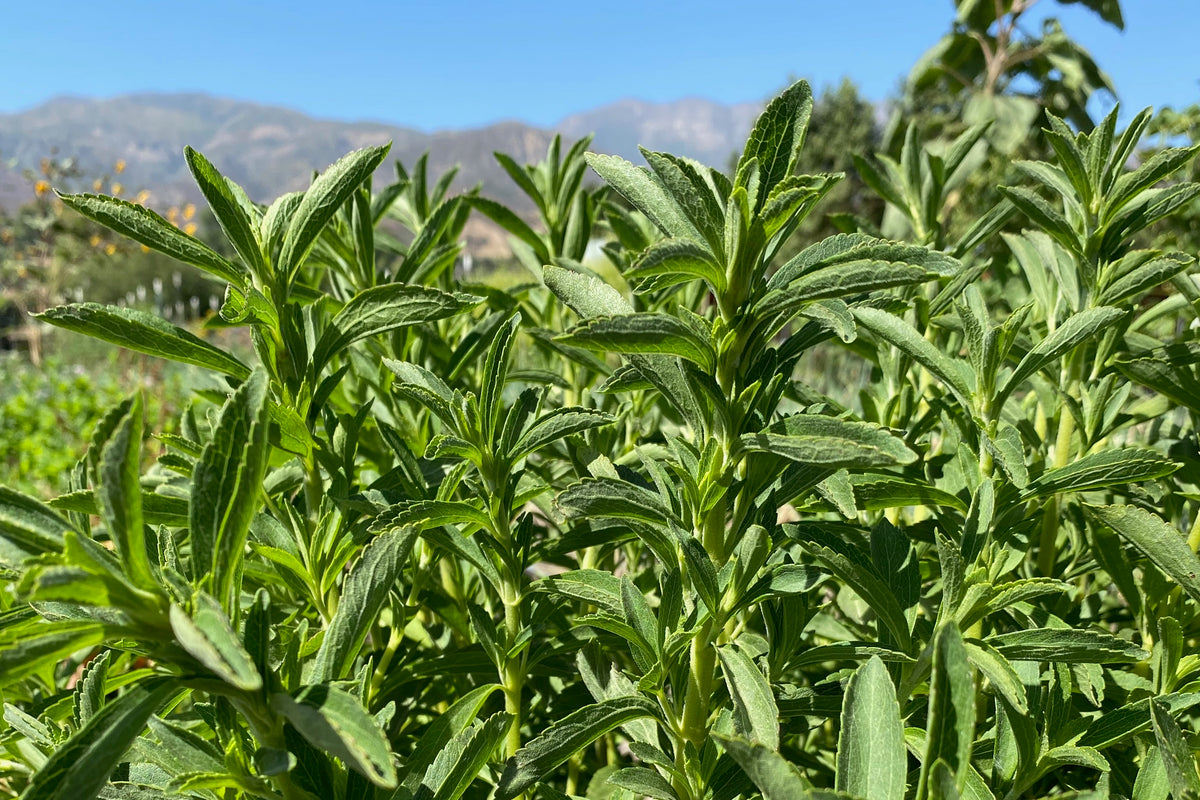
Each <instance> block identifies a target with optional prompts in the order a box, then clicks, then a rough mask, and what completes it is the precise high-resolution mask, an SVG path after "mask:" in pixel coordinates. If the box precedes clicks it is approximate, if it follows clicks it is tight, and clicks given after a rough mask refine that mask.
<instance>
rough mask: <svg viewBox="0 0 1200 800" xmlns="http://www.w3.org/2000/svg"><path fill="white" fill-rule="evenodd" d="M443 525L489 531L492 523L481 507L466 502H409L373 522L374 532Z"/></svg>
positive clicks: (383, 514) (389, 510)
mask: <svg viewBox="0 0 1200 800" xmlns="http://www.w3.org/2000/svg"><path fill="white" fill-rule="evenodd" d="M442 525H474V526H477V527H480V528H484V529H489V528H490V527H491V525H492V520H491V518H490V517H489V516H488V515H487V514H486V513H484V511H482V510H481V509H480V508H478V507H477V506H475V505H472V504H471V503H468V502H467V501H465V500H408V501H406V502H403V503H397V504H396V505H394V506H389V507H388V509H387V510H386V511H384V512H382V513H381V514H380V515H379V517H378V518H377V519H376V520H375V522H373V523H371V529H372V530H374V531H384V530H387V529H389V528H396V527H409V526H411V527H413V528H415V529H417V530H426V529H428V528H437V527H441V526H442Z"/></svg>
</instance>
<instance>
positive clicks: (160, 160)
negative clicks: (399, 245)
mask: <svg viewBox="0 0 1200 800" xmlns="http://www.w3.org/2000/svg"><path fill="white" fill-rule="evenodd" d="M760 108H761V105H760V104H757V103H742V104H736V105H723V104H720V103H716V102H712V101H709V100H703V99H699V98H689V99H684V100H679V101H676V102H668V103H649V102H642V101H638V100H624V101H620V102H617V103H614V104H611V105H607V106H603V107H600V108H596V109H592V110H590V111H585V112H583V113H579V114H574V115H572V116H569V117H566V118H565V119H563V120H561V121H560V122H559V123H558V124H557V125H555V126H553V128H551V129H545V128H539V127H535V126H532V125H527V124H525V123H522V122H517V121H508V122H499V123H496V124H493V125H488V126H486V127H481V128H475V129H468V130H445V131H437V132H432V133H430V132H424V131H420V130H416V129H413V128H408V127H403V126H400V125H393V124H388V123H381V122H345V121H338V120H331V119H318V118H315V117H312V116H309V115H307V114H304V113H302V112H299V111H295V110H292V109H288V108H281V107H277V106H269V105H262V104H258V103H252V102H247V101H243V100H234V99H228V98H221V97H213V96H210V95H206V94H199V93H178V94H162V93H144V94H132V95H126V96H121V97H113V98H104V99H93V98H81V97H59V98H55V99H53V100H50V101H48V102H46V103H43V104H41V105H39V106H36V107H34V108H30V109H28V110H25V111H22V112H19V113H12V114H0V203H3V204H5V205H7V206H9V207H11V206H12V205H13V204H14V203H15V202H20V201H21V200H22V199H24V198H27V197H28V193H29V191H30V187H29V186H28V182H23V181H21V180H20V179H19V175H20V171H21V170H22V169H29V168H36V166H37V165H38V163H39V162H40V160H41V159H43V158H45V157H47V156H52V155H53V156H55V157H58V158H75V159H77V163H78V166H79V168H80V171H81V173H82V176H83V178H82V179H81V187H82V188H90V184H91V181H92V179H93V178H94V177H96V176H99V175H102V174H106V173H110V172H111V170H112V168H113V164H114V163H115V162H116V161H117V160H118V159H120V160H123V161H124V162H125V163H126V165H127V166H126V168H125V171H124V173H123V174H122V175H121V182H122V183H123V185H124V186H125V187H126V193H127V194H132V193H134V192H136V191H138V190H141V189H147V190H149V191H150V192H151V199H150V201H149V204H150V205H152V206H156V207H162V206H165V205H170V204H174V203H178V202H182V201H187V200H193V201H194V200H198V199H199V197H200V195H199V192H198V190H196V188H195V184H194V183H193V182H192V179H191V176H190V175H189V174H188V170H187V166H186V164H185V163H184V159H183V147H184V145H191V146H192V147H194V148H196V149H197V150H199V151H200V152H202V153H204V154H205V155H206V156H207V157H208V158H209V160H210V161H212V162H213V163H214V164H216V165H217V167H218V168H219V169H221V170H222V172H224V173H225V174H226V175H227V176H229V177H230V178H232V179H233V180H235V181H237V182H238V183H240V184H241V185H242V186H243V187H244V188H245V189H246V191H247V193H248V194H249V195H250V197H251V198H252V199H254V200H256V201H260V202H266V201H269V200H271V199H273V198H274V197H276V196H278V195H279V194H281V193H283V192H286V191H291V190H295V189H301V188H303V187H305V186H306V185H307V184H308V182H309V180H310V178H311V175H312V171H313V170H319V169H323V168H324V167H326V166H327V165H328V164H330V163H331V162H333V161H334V160H336V159H337V158H338V157H340V156H341V155H343V154H345V153H346V152H348V151H350V150H352V149H355V148H358V147H363V146H366V145H372V144H381V143H383V142H386V141H389V140H390V141H391V142H392V149H391V153H390V156H389V160H388V162H387V172H388V173H389V174H388V175H386V176H383V177H384V178H390V177H391V174H392V173H391V170H392V169H393V167H392V166H391V162H393V161H394V160H396V159H399V160H400V161H401V162H402V163H404V164H405V165H411V164H412V163H413V162H414V161H415V160H416V159H417V158H418V157H419V156H420V155H421V153H423V152H425V151H428V152H429V154H430V155H429V167H430V171H431V179H432V176H436V175H439V174H441V173H442V172H443V171H444V170H446V169H448V168H450V167H451V166H453V165H455V164H457V165H459V166H460V168H461V170H460V172H459V176H458V179H457V181H456V186H457V187H458V188H466V187H470V186H473V185H475V184H476V183H482V184H483V185H484V190H483V191H484V193H485V194H487V195H488V196H490V197H494V198H496V199H498V200H501V201H503V202H507V203H510V204H514V205H515V206H516V207H517V208H518V209H519V210H524V211H528V210H529V206H528V204H526V203H523V195H521V193H520V191H519V189H517V188H516V186H515V185H514V184H513V183H512V181H511V180H510V179H509V177H508V176H507V175H506V174H505V173H504V172H503V171H502V170H501V169H500V167H499V165H498V164H497V163H496V160H495V159H494V158H493V156H492V153H493V152H494V151H501V152H504V153H507V154H509V155H511V156H513V157H514V158H516V159H517V161H519V162H522V163H529V162H533V161H536V160H538V159H540V158H542V157H543V156H544V155H545V153H546V149H547V147H548V145H549V142H550V139H551V137H552V136H553V135H554V133H555V132H558V133H561V134H562V135H563V136H564V138H566V139H568V140H571V141H573V140H575V139H578V138H579V137H582V136H585V135H587V134H589V133H594V134H595V137H596V138H595V140H594V141H593V143H592V146H591V149H593V150H596V151H598V152H605V153H613V154H618V155H622V156H624V157H626V158H629V159H631V160H640V155H639V153H638V151H637V146H638V145H639V144H641V145H644V146H646V147H648V148H650V149H652V150H667V151H670V152H674V153H678V154H681V155H687V156H690V157H692V158H696V159H699V160H701V161H704V162H707V163H712V164H716V165H722V166H724V165H725V164H726V163H727V162H728V161H729V159H730V157H731V155H732V154H733V153H734V152H735V151H736V150H737V148H738V147H739V146H740V145H741V143H742V142H743V141H745V138H746V135H747V134H748V132H749V130H750V127H751V125H752V124H753V122H754V118H755V116H756V115H757V113H758V111H759V110H760Z"/></svg>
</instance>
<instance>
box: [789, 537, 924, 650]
mask: <svg viewBox="0 0 1200 800" xmlns="http://www.w3.org/2000/svg"><path fill="white" fill-rule="evenodd" d="M784 530H785V531H786V532H787V533H788V534H789V535H791V536H794V537H796V538H797V539H799V540H800V541H801V542H802V543H803V545H804V548H805V549H806V550H808V551H809V552H810V553H811V554H812V555H813V557H814V558H815V559H816V560H817V561H818V562H820V563H821V564H824V565H825V566H826V568H828V569H829V571H830V572H832V573H833V574H834V575H836V576H837V577H838V578H840V579H841V580H842V581H844V582H845V583H846V585H847V586H849V587H850V588H851V589H853V590H854V592H855V593H856V594H858V595H859V596H860V597H861V598H862V599H863V600H865V601H866V603H867V605H869V606H870V607H871V609H872V610H873V611H874V612H875V613H876V615H878V617H879V621H880V622H881V623H882V625H883V627H885V628H886V629H887V630H888V631H889V632H890V633H891V634H892V636H894V637H895V641H896V642H897V643H898V644H899V645H900V648H901V649H902V650H904V651H906V652H907V651H908V649H909V645H910V644H911V641H912V631H911V629H910V627H909V622H908V618H907V617H906V616H905V614H904V609H903V608H902V607H901V606H900V601H899V600H897V599H896V594H895V592H893V591H892V589H891V587H890V586H889V585H888V583H887V581H885V580H884V578H883V576H882V575H880V574H879V571H878V570H877V569H876V568H875V566H874V565H873V564H872V563H871V561H870V559H868V558H867V557H866V556H865V555H864V554H863V553H861V552H860V551H859V550H858V549H857V548H856V547H855V546H854V545H852V544H850V543H849V542H847V541H845V540H844V539H841V538H840V537H837V536H833V535H830V534H828V533H826V532H825V531H822V530H820V529H819V528H816V527H811V526H803V525H791V524H789V525H785V526H784Z"/></svg>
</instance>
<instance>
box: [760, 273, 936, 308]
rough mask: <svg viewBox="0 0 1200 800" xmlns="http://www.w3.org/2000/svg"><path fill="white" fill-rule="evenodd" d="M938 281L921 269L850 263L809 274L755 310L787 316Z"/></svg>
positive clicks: (769, 294)
mask: <svg viewBox="0 0 1200 800" xmlns="http://www.w3.org/2000/svg"><path fill="white" fill-rule="evenodd" d="M934 277H936V275H934V274H933V273H930V272H926V271H925V270H924V269H922V268H921V267H914V266H910V265H908V264H894V263H891V262H888V261H867V260H862V261H847V262H844V263H841V264H833V265H831V266H828V267H824V268H822V269H818V270H814V271H812V272H809V273H806V274H804V275H802V276H800V277H799V278H796V279H795V280H794V281H792V282H791V283H790V284H788V286H787V287H786V288H783V289H776V290H774V291H771V292H767V294H765V295H763V298H762V300H760V301H759V302H758V303H757V304H756V305H755V307H754V310H755V313H757V314H762V315H766V316H772V315H775V314H787V313H790V312H792V311H794V310H795V309H797V308H800V307H801V306H803V305H805V304H807V303H811V302H813V301H815V300H823V299H828V298H834V297H853V296H855V295H859V294H864V293H868V292H874V291H877V290H879V289H889V288H892V287H894V286H908V285H911V284H914V283H924V282H925V281H927V280H929V279H931V278H934Z"/></svg>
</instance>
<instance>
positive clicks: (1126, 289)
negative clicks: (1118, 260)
mask: <svg viewBox="0 0 1200 800" xmlns="http://www.w3.org/2000/svg"><path fill="white" fill-rule="evenodd" d="M1132 255H1134V254H1132V253H1131V254H1129V255H1127V256H1126V258H1129V257H1130V256H1132ZM1139 260H1140V259H1139ZM1122 261H1124V259H1122ZM1195 263H1196V260H1195V259H1194V258H1192V257H1191V256H1189V255H1187V254H1186V253H1166V254H1164V255H1162V256H1160V257H1158V258H1148V259H1145V260H1144V261H1142V263H1140V264H1138V266H1137V267H1135V268H1133V269H1131V270H1129V271H1128V272H1126V273H1124V274H1123V275H1121V276H1120V277H1117V278H1116V279H1115V280H1113V281H1112V282H1111V283H1108V285H1107V286H1105V287H1104V289H1103V290H1102V291H1100V293H1099V294H1098V295H1097V297H1096V302H1098V303H1104V304H1106V305H1115V304H1116V303H1119V302H1121V301H1122V300H1130V299H1132V298H1135V297H1137V296H1138V295H1141V294H1142V293H1143V292H1147V291H1149V290H1150V289H1153V288H1154V287H1156V286H1161V285H1162V284H1164V283H1166V282H1167V281H1169V280H1171V279H1172V278H1174V277H1175V276H1176V275H1179V274H1180V273H1181V272H1183V271H1184V270H1186V269H1188V268H1189V267H1191V266H1192V265H1194V264H1195Z"/></svg>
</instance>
